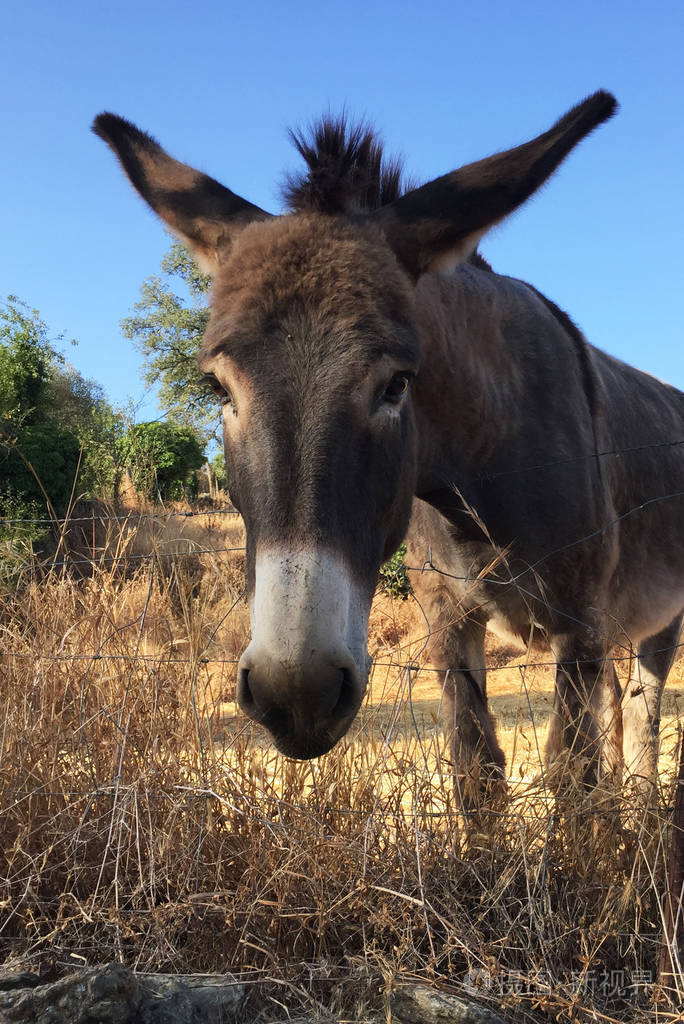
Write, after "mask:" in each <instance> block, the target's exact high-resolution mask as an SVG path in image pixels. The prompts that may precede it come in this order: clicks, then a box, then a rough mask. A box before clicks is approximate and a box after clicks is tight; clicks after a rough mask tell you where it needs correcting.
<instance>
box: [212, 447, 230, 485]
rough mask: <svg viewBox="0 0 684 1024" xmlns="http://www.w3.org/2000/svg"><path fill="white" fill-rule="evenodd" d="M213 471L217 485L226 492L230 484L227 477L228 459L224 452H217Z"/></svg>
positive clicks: (213, 462)
mask: <svg viewBox="0 0 684 1024" xmlns="http://www.w3.org/2000/svg"><path fill="white" fill-rule="evenodd" d="M211 469H212V472H213V474H214V479H215V480H216V483H217V485H218V486H219V487H221V488H222V489H223V490H225V489H226V484H227V483H228V477H227V475H226V457H225V455H224V454H223V452H217V453H216V455H215V456H214V458H213V459H212V460H211Z"/></svg>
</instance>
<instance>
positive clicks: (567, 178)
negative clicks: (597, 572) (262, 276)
mask: <svg viewBox="0 0 684 1024" xmlns="http://www.w3.org/2000/svg"><path fill="white" fill-rule="evenodd" d="M0 12H1V19H0V26H1V29H0V30H1V31H2V59H1V60H0V112H1V115H2V121H1V123H2V134H3V159H2V161H1V162H0V181H1V184H2V196H3V202H2V210H3V212H2V227H1V229H0V231H1V235H0V237H1V239H2V244H0V295H7V294H9V293H13V294H16V295H18V296H19V297H20V298H22V299H23V300H24V301H25V302H27V303H28V304H29V305H30V306H33V307H36V308H38V309H39V311H40V313H41V315H42V317H43V319H44V320H46V321H47V323H48V325H49V326H50V328H51V330H52V332H53V333H54V334H57V333H58V332H61V331H64V332H65V333H66V335H67V336H68V337H74V338H76V339H77V340H78V343H79V344H78V347H77V348H74V349H72V348H69V349H68V352H67V354H68V356H69V358H70V359H71V360H72V362H74V363H75V364H76V365H77V366H78V368H79V369H80V370H81V372H83V373H84V374H85V375H86V376H90V377H93V378H95V379H96V380H98V381H99V382H100V383H101V384H102V385H103V386H104V387H105V389H106V391H107V393H108V394H109V396H110V397H111V398H112V399H113V400H114V401H116V402H119V403H120V402H123V401H124V400H125V399H126V397H127V396H132V397H134V398H135V397H139V396H140V394H141V393H142V390H143V389H142V385H141V383H140V379H139V364H140V357H139V356H138V354H137V353H136V352H135V350H134V349H133V347H132V345H131V343H130V342H129V341H127V340H126V339H124V338H123V337H122V336H121V333H120V329H119V321H120V320H121V318H122V317H124V316H125V315H126V314H127V313H128V311H129V310H130V307H131V306H132V304H133V303H134V302H135V300H136V298H137V297H138V290H139V286H140V284H141V282H142V281H143V279H144V278H145V277H147V276H149V275H150V274H153V273H155V272H156V271H157V269H158V266H159V261H160V259H161V257H162V255H163V253H164V252H165V251H166V249H167V248H168V244H169V240H168V237H167V236H166V235H165V233H164V231H163V229H162V227H161V225H160V224H159V223H158V222H157V221H156V220H155V218H154V216H153V215H152V214H151V213H149V212H148V211H147V209H146V208H145V207H144V205H143V204H142V202H141V201H140V200H139V199H138V198H137V197H136V196H135V195H134V193H133V192H132V190H131V188H130V187H129V186H128V184H127V183H126V181H125V180H124V177H123V175H122V173H121V172H120V170H119V169H118V166H117V165H116V164H115V161H114V159H113V157H112V156H111V154H110V153H109V151H108V150H107V149H106V147H105V146H104V145H103V144H102V143H101V142H100V141H99V140H98V139H97V138H95V136H93V135H92V134H91V133H90V132H89V124H90V122H91V121H92V118H93V116H94V115H95V114H97V113H98V112H100V111H101V110H105V109H107V110H112V111H114V112H116V113H119V114H122V115H124V116H125V117H128V118H129V119H131V120H133V121H135V122H136V123H137V124H139V125H140V127H142V128H144V129H145V130H147V131H149V132H151V133H152V134H153V135H155V136H156V137H157V138H158V139H159V140H160V141H161V142H162V144H163V145H164V146H165V147H166V148H167V149H168V150H169V151H170V152H171V153H172V154H173V155H174V156H177V157H179V158H181V159H183V160H185V161H186V162H189V163H192V164H193V165H194V166H196V167H199V168H200V169H202V170H204V171H207V172H208V173H210V174H212V175H213V176H214V177H217V178H219V179H220V180H222V181H223V182H224V183H225V184H227V185H228V186H229V187H230V188H231V189H233V190H234V191H236V192H238V193H240V194H242V195H244V196H245V197H246V198H248V199H250V200H252V201H253V202H255V203H257V204H259V205H261V206H264V207H266V208H268V209H270V210H272V211H274V212H276V211H277V210H278V209H279V198H278V195H279V193H278V187H279V184H280V182H281V180H282V175H283V172H284V171H285V170H287V169H292V168H293V167H295V166H296V163H297V158H296V157H295V155H294V152H293V150H292V149H291V146H290V144H289V143H288V140H287V136H286V128H287V126H288V125H293V124H294V125H296V124H301V123H302V122H307V121H308V120H310V119H311V118H312V117H314V116H316V115H317V114H320V113H321V112H324V111H327V110H333V111H337V110H339V109H340V108H341V107H343V106H344V107H346V109H347V110H348V112H349V113H352V114H355V115H362V116H365V117H367V118H369V119H371V120H372V121H373V122H374V123H375V124H376V126H377V127H378V128H379V129H380V131H381V134H382V136H383V137H384V139H385V141H386V144H387V147H388V149H389V150H390V151H391V152H398V153H399V154H401V155H403V156H404V158H405V161H406V165H407V170H408V171H409V172H410V173H411V174H412V175H413V176H414V177H415V178H417V179H419V180H427V179H429V178H431V177H435V176H436V175H438V174H442V173H444V172H446V171H448V170H452V169H453V168H454V167H456V166H458V165H460V164H462V163H466V162H468V161H470V160H474V159H479V158H480V157H483V156H486V155H488V154H489V153H492V152H495V151H497V150H499V149H503V148H506V147H508V146H511V145H515V144H517V143H519V142H523V141H526V140H527V139H528V138H530V137H532V136H533V135H535V134H537V133H538V132H540V131H542V130H544V129H546V128H547V127H549V126H550V124H551V123H552V122H553V121H554V120H556V118H557V117H559V116H560V115H561V114H562V113H564V112H565V110H566V109H568V108H569V107H570V106H572V105H573V104H574V103H576V102H577V101H578V100H579V99H581V98H583V97H584V96H586V95H587V94H588V93H590V92H593V91H594V90H595V89H597V88H606V89H609V90H610V91H612V92H614V93H615V95H616V96H617V98H618V100H619V101H620V104H621V110H620V112H619V114H618V116H617V117H616V118H615V119H614V120H612V121H611V122H609V123H608V124H607V125H604V126H603V127H602V128H600V129H599V130H598V131H597V132H596V133H595V134H594V135H592V136H591V137H590V138H589V139H588V140H586V141H585V142H584V143H583V144H582V145H581V146H580V148H579V149H578V150H577V151H576V152H575V153H573V154H572V155H571V156H570V157H569V158H568V160H567V161H566V162H565V164H564V165H563V166H562V168H561V169H560V171H559V172H558V173H557V174H556V176H555V177H554V178H553V179H552V180H551V182H550V183H549V184H548V185H547V186H546V188H545V189H544V190H543V191H542V193H541V194H539V195H537V196H536V197H535V198H534V199H533V200H532V201H531V202H530V203H529V204H528V205H527V206H526V207H524V208H523V209H522V210H521V211H520V212H518V213H517V214H516V215H515V216H514V217H513V218H511V220H510V221H508V222H507V223H506V225H505V226H502V227H500V228H499V229H498V230H497V231H496V233H495V234H494V235H493V236H490V237H489V238H487V239H485V241H484V243H483V245H482V251H483V253H484V255H485V256H487V258H488V259H489V260H490V261H491V262H492V263H493V265H494V268H495V269H496V270H499V271H501V272H503V273H508V274H512V275H515V276H519V277H522V278H524V279H525V280H528V281H530V282H531V283H533V284H534V285H535V286H536V287H537V288H539V289H540V290H541V291H543V292H544V293H545V294H547V295H548V296H549V297H550V298H551V299H553V300H554V301H555V302H557V303H558V304H559V305H560V306H562V307H563V308H564V309H566V310H567V311H568V312H569V313H570V314H571V316H572V317H573V318H574V319H575V320H576V321H577V322H578V323H579V325H580V326H581V327H582V328H583V330H584V331H585V333H586V334H587V336H588V338H589V340H590V341H591V342H593V343H594V344H595V345H598V346H599V347H601V348H604V349H606V350H608V351H610V352H612V353H614V354H616V355H618V356H619V357H621V358H623V359H625V360H627V361H629V362H632V363H634V364H635V365H637V366H639V367H641V368H643V369H645V370H648V371H650V372H651V373H654V374H656V375H657V376H659V377H662V378H664V379H666V380H669V381H670V382H671V383H673V384H676V385H678V386H679V387H682V388H684V345H683V344H682V323H683V320H684V317H683V313H684V255H683V253H682V248H683V245H684V202H683V198H682V167H683V166H684V132H683V130H682V107H683V106H684V102H683V101H684V74H683V70H682V69H683V63H684V57H683V53H684V4H683V3H682V2H681V0H671V2H662V0H654V2H651V3H648V4H644V3H643V2H642V0H639V2H636V0H621V2H619V3H618V2H615V0H610V2H607V0H573V2H572V3H570V2H567V0H560V2H559V0H556V2H554V3H550V2H548V0H545V2H538V0H536V2H527V0H519V2H517V3H511V2H510V0H496V2H488V0H478V2H476V3H473V2H471V3H467V4H465V3H460V2H458V0H445V2H430V0H423V2H417V0H411V2H406V0H394V2H392V3H390V2H387V0H347V2H345V3H340V2H339V0H337V2H335V3H330V2H327V0H317V2H315V3H314V2H308V0H307V2H305V0H287V2H274V0H271V2H260V0H251V2H247V0H239V2H233V0H223V2H209V0H195V2H194V3H188V2H187V0H184V2H180V0H163V2H161V0H136V2H132V0H117V2H116V3H114V4H100V3H94V2H92V0H89V2H83V0H62V2H60V3H55V2H54V0H34V2H29V0H23V2H22V0H19V2H14V3H11V2H10V0H0ZM146 412H147V413H148V414H149V415H152V414H153V412H154V403H153V402H152V403H150V402H148V405H147V408H146Z"/></svg>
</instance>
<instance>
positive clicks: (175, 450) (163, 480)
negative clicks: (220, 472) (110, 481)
mask: <svg viewBox="0 0 684 1024" xmlns="http://www.w3.org/2000/svg"><path fill="white" fill-rule="evenodd" d="M119 450H120V455H121V458H122V460H123V462H124V464H125V465H126V466H128V468H129V469H130V471H131V476H132V478H133V485H134V487H135V489H136V491H137V492H138V493H139V494H140V495H142V496H143V497H146V498H149V499H150V500H154V499H155V498H157V497H159V498H162V499H169V498H170V499H173V498H182V497H183V496H184V495H185V494H187V492H188V490H189V491H190V492H192V491H193V490H194V488H195V486H196V482H195V477H194V471H195V470H197V469H201V467H202V466H203V465H204V461H205V457H204V449H203V446H202V444H201V442H200V441H199V440H198V438H197V436H196V435H195V433H194V432H193V430H192V429H191V428H190V427H188V426H186V425H185V424H182V423H181V424H177V423H171V422H164V421H156V422H152V423H136V424H135V425H134V426H132V427H130V428H129V429H128V430H127V431H126V433H125V434H124V436H123V437H122V438H121V440H120V442H119Z"/></svg>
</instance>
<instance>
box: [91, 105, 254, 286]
mask: <svg viewBox="0 0 684 1024" xmlns="http://www.w3.org/2000/svg"><path fill="white" fill-rule="evenodd" d="M92 127H93V131H94V132H95V134H96V135H99V136H100V138H101V139H104V141H105V142H106V143H107V145H108V146H109V147H110V148H111V149H112V150H113V151H114V153H115V154H116V156H117V157H118V158H119V162H120V163H121V166H122V167H123V169H124V171H125V172H126V174H127V175H128V177H129V178H130V181H131V184H132V185H133V186H134V188H136V189H137V191H138V192H139V193H140V195H141V196H142V198H143V199H144V200H145V201H146V202H147V203H149V205H150V206H151V207H152V209H153V210H154V211H155V213H157V214H158V215H159V216H160V217H161V219H162V220H163V221H164V222H165V223H166V224H168V226H169V227H170V228H171V230H172V231H173V232H174V233H175V234H176V235H178V236H179V237H180V238H181V240H182V241H183V242H185V243H186V244H187V245H188V247H189V248H190V249H191V250H192V253H193V255H194V256H195V258H196V259H197V262H198V263H199V264H200V266H201V267H202V270H204V272H205V273H207V274H209V275H213V274H214V273H215V272H216V270H217V269H218V266H219V265H220V263H221V262H222V259H225V256H226V253H227V251H228V250H229V249H230V244H231V239H232V236H233V235H234V234H235V232H236V231H239V230H240V229H241V228H243V227H245V225H246V224H248V223H249V222H250V221H253V220H266V219H268V218H270V216H271V214H269V213H266V212H265V211H264V210H261V209H259V207H258V206H253V205H252V203H248V202H247V200H246V199H241V198H240V196H236V195H235V193H234V192H231V191H230V189H227V188H225V187H224V186H223V185H220V184H219V182H218V181H214V179H213V178H209V177H208V176H207V175H206V174H202V173H201V172H200V171H195V170H193V168H192V167H188V166H187V164H182V163H180V162H179V161H178V160H174V159H173V157H170V156H169V155H168V153H165V152H164V150H163V149H162V148H161V146H160V145H159V144H158V143H157V142H156V141H155V140H154V139H153V138H152V137H151V136H149V135H146V134H145V132H141V131H140V129H139V128H136V127H135V125H134V124H131V122H130V121H126V120H124V118H123V117H117V116H116V114H100V115H99V117H96V118H95V120H94V122H93V126H92Z"/></svg>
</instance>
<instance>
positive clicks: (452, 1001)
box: [390, 985, 504, 1024]
mask: <svg viewBox="0 0 684 1024" xmlns="http://www.w3.org/2000/svg"><path fill="white" fill-rule="evenodd" d="M390 1006H391V1010H392V1020H393V1021H397V1024H504V1020H503V1018H501V1017H499V1015H498V1014H497V1013H495V1012H494V1010H490V1009H489V1007H488V1006H483V1005H482V1004H481V1003H476V1002H473V1000H471V999H464V998H463V997H462V996H457V995H454V994H453V993H452V992H445V991H444V990H443V989H437V988H429V987H428V986H427V985H400V986H398V987H397V988H396V989H395V990H394V992H393V993H392V996H391V999H390Z"/></svg>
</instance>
